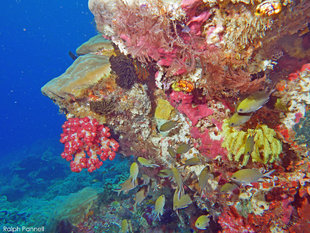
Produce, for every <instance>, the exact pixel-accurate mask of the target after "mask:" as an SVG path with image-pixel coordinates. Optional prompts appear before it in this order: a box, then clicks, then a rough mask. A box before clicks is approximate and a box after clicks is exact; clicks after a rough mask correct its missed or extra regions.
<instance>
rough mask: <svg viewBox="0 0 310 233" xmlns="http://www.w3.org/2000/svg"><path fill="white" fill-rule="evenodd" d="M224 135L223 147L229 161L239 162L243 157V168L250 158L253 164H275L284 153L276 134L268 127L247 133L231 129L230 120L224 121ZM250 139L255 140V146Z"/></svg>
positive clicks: (259, 127)
mask: <svg viewBox="0 0 310 233" xmlns="http://www.w3.org/2000/svg"><path fill="white" fill-rule="evenodd" d="M222 135H223V136H224V141H223V143H222V147H224V148H226V149H227V151H228V155H227V156H228V159H229V160H230V161H233V160H234V161H237V162H238V161H240V159H241V156H242V155H243V160H242V166H245V165H246V164H247V163H248V161H249V159H250V157H251V158H252V161H253V162H260V163H264V164H266V163H273V162H274V161H275V160H277V159H278V158H279V154H280V153H281V152H282V144H281V142H280V141H279V140H278V139H277V138H276V132H275V131H274V130H273V129H271V128H269V127H268V126H267V125H258V126H257V127H256V128H255V129H248V130H247V131H246V132H245V131H242V130H237V129H236V128H234V127H230V126H229V123H228V120H224V123H223V131H222ZM250 137H253V138H254V143H253V145H251V144H250V143H251V140H248V139H249V138H250ZM253 138H252V142H253Z"/></svg>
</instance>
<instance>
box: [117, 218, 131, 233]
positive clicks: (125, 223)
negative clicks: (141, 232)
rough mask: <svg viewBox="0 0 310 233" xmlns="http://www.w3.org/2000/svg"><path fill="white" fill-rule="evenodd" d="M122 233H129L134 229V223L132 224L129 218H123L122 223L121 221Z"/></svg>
mask: <svg viewBox="0 0 310 233" xmlns="http://www.w3.org/2000/svg"><path fill="white" fill-rule="evenodd" d="M120 232H121V233H129V232H133V231H132V225H131V221H130V220H127V219H123V220H122V223H121V230H120Z"/></svg>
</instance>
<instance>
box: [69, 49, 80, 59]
mask: <svg viewBox="0 0 310 233" xmlns="http://www.w3.org/2000/svg"><path fill="white" fill-rule="evenodd" d="M68 54H69V56H70V57H71V59H72V60H73V61H74V60H76V59H77V58H78V56H77V55H75V54H74V53H73V52H71V51H69V52H68Z"/></svg>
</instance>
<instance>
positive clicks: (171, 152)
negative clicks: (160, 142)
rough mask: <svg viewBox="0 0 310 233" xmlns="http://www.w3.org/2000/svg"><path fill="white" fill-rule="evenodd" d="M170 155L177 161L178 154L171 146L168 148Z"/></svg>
mask: <svg viewBox="0 0 310 233" xmlns="http://www.w3.org/2000/svg"><path fill="white" fill-rule="evenodd" d="M168 153H169V155H170V156H171V157H172V158H173V159H175V157H176V155H177V152H175V150H174V149H173V148H172V147H171V146H168Z"/></svg>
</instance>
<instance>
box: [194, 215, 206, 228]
mask: <svg viewBox="0 0 310 233" xmlns="http://www.w3.org/2000/svg"><path fill="white" fill-rule="evenodd" d="M209 221H210V218H209V216H208V215H201V216H200V217H199V218H197V220H196V222H195V227H196V228H197V229H199V230H206V229H207V227H208V226H209Z"/></svg>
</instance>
